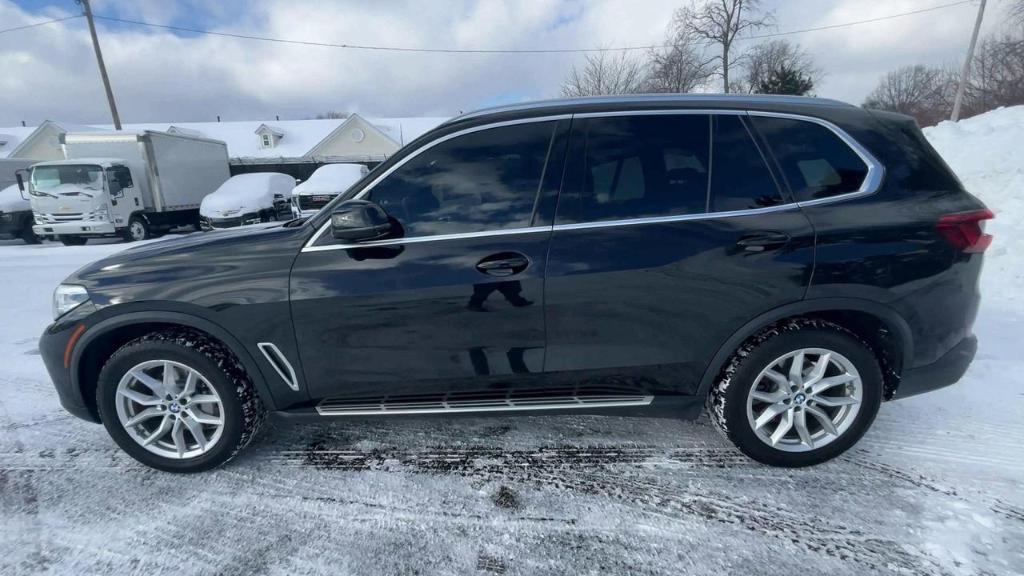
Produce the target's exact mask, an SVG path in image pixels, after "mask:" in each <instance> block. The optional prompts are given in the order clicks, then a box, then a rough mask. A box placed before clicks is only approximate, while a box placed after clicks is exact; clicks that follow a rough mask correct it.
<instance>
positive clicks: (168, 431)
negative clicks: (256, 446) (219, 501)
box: [96, 330, 266, 472]
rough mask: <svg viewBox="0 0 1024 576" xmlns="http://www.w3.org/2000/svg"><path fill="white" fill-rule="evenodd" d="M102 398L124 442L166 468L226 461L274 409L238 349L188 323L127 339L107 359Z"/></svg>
mask: <svg viewBox="0 0 1024 576" xmlns="http://www.w3.org/2000/svg"><path fill="white" fill-rule="evenodd" d="M96 398H97V404H98V407H99V414H100V420H102V422H103V425H104V427H106V429H107V432H108V433H109V434H110V436H111V437H112V438H113V439H114V441H115V442H117V444H118V446H120V447H121V449H122V450H124V451H125V452H127V453H128V454H129V455H130V456H131V457H132V458H135V459H136V460H138V461H139V462H141V463H143V464H145V465H146V466H149V467H151V468H156V469H158V470H163V471H166V472H201V471H204V470H209V469H211V468H214V467H217V466H220V465H221V464H224V463H225V462H227V461H228V460H230V459H231V458H233V457H234V456H235V454H237V453H238V452H239V451H240V450H242V448H244V447H245V446H246V445H248V444H249V442H250V441H251V440H252V438H253V437H254V436H255V435H256V433H257V431H258V430H259V427H260V425H261V424H262V422H263V419H264V417H265V413H266V412H265V410H264V408H263V404H262V403H261V401H260V398H259V395H258V394H257V393H256V391H255V389H254V388H253V385H252V383H251V382H250V380H249V378H248V376H247V375H246V374H245V371H244V370H243V369H242V367H241V366H240V365H239V364H238V362H237V360H235V358H234V356H233V355H232V354H231V353H230V352H228V351H227V350H226V349H225V348H224V347H223V346H222V345H220V344H219V343H217V342H215V341H213V340H210V339H208V338H206V337H205V336H202V335H200V334H197V333H194V332H190V331H186V330H171V331H165V332H154V333H152V334H148V335H146V336H143V337H141V338H138V339H136V340H133V341H131V342H129V343H127V344H125V345H124V346H122V347H121V348H120V349H119V350H118V351H117V352H115V353H114V355H113V356H111V357H110V359H109V360H107V362H106V364H105V365H104V366H103V369H102V370H101V372H100V377H99V383H98V386H97V390H96Z"/></svg>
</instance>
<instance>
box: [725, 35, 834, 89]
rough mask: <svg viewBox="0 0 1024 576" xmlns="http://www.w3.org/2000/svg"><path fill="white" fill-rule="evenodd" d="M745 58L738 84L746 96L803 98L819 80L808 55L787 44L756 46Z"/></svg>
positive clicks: (781, 41) (773, 41)
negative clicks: (741, 76) (799, 96)
mask: <svg viewBox="0 0 1024 576" xmlns="http://www.w3.org/2000/svg"><path fill="white" fill-rule="evenodd" d="M747 56H748V57H747V60H746V62H745V63H744V67H743V68H744V73H743V79H742V80H741V81H740V82H739V83H737V86H738V87H740V88H741V89H742V90H743V91H745V92H750V93H753V92H757V93H760V94H797V95H802V94H806V93H808V92H810V91H811V89H812V88H814V85H815V84H816V83H817V82H818V81H819V80H820V76H821V72H820V71H819V70H818V69H817V68H816V67H815V66H814V60H813V59H812V58H811V56H810V54H808V53H807V52H805V51H804V50H803V49H801V48H800V46H799V45H797V44H792V43H790V42H788V41H786V40H772V41H769V42H763V43H761V44H758V45H757V46H754V47H753V48H752V49H751V50H750V52H749V53H748V55H747Z"/></svg>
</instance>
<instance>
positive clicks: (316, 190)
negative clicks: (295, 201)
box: [295, 164, 367, 196]
mask: <svg viewBox="0 0 1024 576" xmlns="http://www.w3.org/2000/svg"><path fill="white" fill-rule="evenodd" d="M366 172H367V169H366V166H363V165H362V164H327V165H324V166H321V167H319V168H317V169H316V172H313V174H312V175H311V176H310V177H309V180H306V181H305V182H303V183H302V184H299V185H298V186H296V187H295V195H296V196H308V195H310V194H340V193H342V192H344V191H345V190H348V189H349V187H350V186H352V185H353V184H355V183H356V182H358V181H359V180H360V179H361V178H362V177H363V176H365V175H366Z"/></svg>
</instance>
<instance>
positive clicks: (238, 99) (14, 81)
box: [0, 0, 998, 126]
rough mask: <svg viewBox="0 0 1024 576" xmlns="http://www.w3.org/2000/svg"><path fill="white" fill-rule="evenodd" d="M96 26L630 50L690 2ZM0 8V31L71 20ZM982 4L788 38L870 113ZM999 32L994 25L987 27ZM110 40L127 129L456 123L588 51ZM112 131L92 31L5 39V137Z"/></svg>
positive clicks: (261, 15) (364, 11) (863, 6)
mask: <svg viewBox="0 0 1024 576" xmlns="http://www.w3.org/2000/svg"><path fill="white" fill-rule="evenodd" d="M94 4H95V12H96V13H97V14H111V15H116V16H119V17H123V18H130V19H140V20H147V21H153V22H157V23H169V24H172V25H178V26H188V27H200V28H212V29H215V30H220V31H226V32H235V33H250V34H259V35H266V36H273V37H281V38H292V39H301V40H309V41H323V42H332V43H348V44H374V45H393V46H409V47H444V48H447V47H453V48H481V47H486V48H535V47H561V48H571V47H581V46H621V45H638V44H641V45H642V44H652V43H658V42H660V41H661V40H662V39H663V37H664V30H665V27H666V25H667V24H668V22H669V20H670V18H671V15H672V12H673V10H674V9H675V8H676V7H678V6H679V5H680V4H681V1H680V0H645V1H644V2H635V1H628V0H591V1H585V0H531V1H528V2H524V1H516V0H486V1H480V2H471V1H469V0H453V1H451V2H444V3H441V2H422V1H411V0H396V1H390V2H374V3H368V2H362V1H354V0H353V1H340V2H323V1H314V0H256V1H254V2H247V3H205V2H198V1H195V2H193V1H191V0H190V1H187V2H182V3H168V2H162V1H156V0H145V1H140V2H115V1H114V0H94ZM823 4H825V3H823V2H821V1H819V0H786V1H784V2H783V1H776V2H774V3H770V4H768V7H773V6H774V7H775V8H776V17H777V18H776V20H777V22H778V28H779V29H780V30H787V29H794V28H805V27H809V26H819V25H826V24H831V23H838V22H845V21H850V20H861V19H866V18H872V17H877V16H885V15H888V14H892V13H895V12H902V11H906V10H914V9H918V8H921V7H926V6H929V5H933V4H927V3H923V2H921V1H920V0H914V1H911V0H894V1H891V2H884V3H881V2H878V3H868V2H863V1H861V0H837V1H835V2H832V3H829V4H828V5H827V6H828V8H825V9H823V8H822V6H823ZM66 5H67V3H64V2H62V3H60V4H59V5H55V6H51V7H46V8H44V9H38V8H37V9H33V11H32V12H31V13H29V12H28V11H27V10H25V9H22V8H20V7H18V6H17V5H15V4H12V3H11V2H10V1H9V0H0V22H3V23H4V25H3V26H0V27H10V26H18V25H21V24H26V23H31V22H35V21H39V20H42V19H46V18H54V17H60V16H66V15H72V14H73V13H74V12H73V11H72V9H68V8H61V7H64V6H66ZM973 9H974V7H973V6H972V5H967V6H962V7H957V8H950V9H947V10H941V11H936V12H932V13H928V14H923V15H918V16H909V17H906V18H900V19H894V20H888V21H885V22H882V23H876V24H870V25H865V26H858V27H853V28H846V29H839V30H833V31H829V32H827V33H820V32H819V33H810V34H803V35H799V36H792V37H790V39H791V40H794V41H798V42H801V43H802V44H803V45H804V46H805V47H806V48H807V49H808V50H809V51H810V52H811V54H812V56H814V57H815V58H816V59H817V61H818V64H819V66H820V67H821V68H822V69H824V70H825V71H826V79H825V81H824V83H823V84H822V85H821V86H820V87H819V89H818V90H817V92H818V93H819V95H822V96H829V97H837V98H840V99H845V100H850V101H853V102H859V101H860V100H861V99H862V98H863V96H864V95H865V94H866V93H867V92H868V91H870V89H871V88H872V87H873V85H874V83H875V82H876V81H877V79H878V77H879V76H880V75H881V74H883V73H884V72H886V71H888V70H890V69H892V68H894V67H896V66H898V65H902V64H912V63H917V62H924V63H933V64H934V63H940V62H942V61H944V60H947V59H950V58H957V57H958V56H959V55H960V53H961V52H962V50H963V49H964V46H965V45H966V42H967V39H968V35H969V33H970V29H969V28H970V23H971V21H972V18H973ZM996 20H998V19H997V18H996V17H994V16H990V18H989V21H990V25H991V22H992V21H996ZM99 30H100V39H101V44H102V48H103V53H104V56H105V57H106V61H107V67H108V69H109V71H110V76H111V79H112V83H113V87H114V93H115V96H116V98H117V102H118V107H119V109H120V112H121V116H122V119H123V120H124V121H125V122H147V121H178V122H181V121H190V120H213V119H215V118H216V116H218V115H220V116H221V117H222V118H223V119H224V120H235V119H261V118H272V117H273V116H274V115H276V114H279V115H280V116H281V117H282V118H305V117H310V116H313V115H315V114H316V113H318V112H323V111H326V110H342V111H359V112H361V113H365V114H369V115H391V116H405V115H451V114H457V113H458V112H459V111H463V110H471V109H473V108H477V107H480V106H483V105H488V104H493V103H500V102H507V101H511V100H523V99H537V98H545V97H554V96H557V95H558V92H559V87H560V84H561V82H562V80H563V78H564V77H565V74H566V72H567V71H568V69H569V68H570V67H571V66H572V64H573V63H579V62H581V61H582V59H583V56H582V55H580V54H543V55H495V54H410V53H393V52H377V51H361V50H343V49H336V48H321V47H313V46H297V45H288V44H279V43H269V42H255V41H249V40H242V39H234V38H224V37H215V36H202V35H195V34H188V33H183V34H179V33H172V32H169V31H163V30H158V29H151V28H140V27H135V26H128V25H123V24H114V23H109V22H105V21H100V22H99ZM47 118H50V119H60V120H65V121H69V122H79V123H88V122H109V113H108V111H107V107H106V101H105V98H104V94H103V88H102V85H101V84H100V81H99V74H98V72H97V69H96V62H95V59H94V57H93V53H92V47H91V45H90V41H89V35H88V31H87V29H86V26H85V22H84V20H82V19H76V20H71V21H68V22H64V23H60V24H51V25H47V26H41V27H37V28H33V29H30V30H23V31H18V32H12V33H7V34H2V35H0V126H3V125H13V124H16V123H19V122H20V121H21V120H25V121H27V122H28V123H30V124H36V123H38V122H40V121H42V120H44V119H47Z"/></svg>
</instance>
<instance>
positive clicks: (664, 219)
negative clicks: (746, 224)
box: [554, 202, 800, 231]
mask: <svg viewBox="0 0 1024 576" xmlns="http://www.w3.org/2000/svg"><path fill="white" fill-rule="evenodd" d="M799 208H800V206H799V205H798V204H797V203H796V202H790V203H789V204H779V205H778V206H766V207H764V208H748V209H746V210H730V211H728V212H702V213H700V214H679V215H676V216H648V217H644V218H627V219H624V220H602V221H597V222H576V223H571V224H555V226H554V230H555V231H559V230H585V229H588V228H612V227H616V226H635V225H638V224H665V223H671V222H687V221H690V220H718V219H720V218H736V217H738V216H755V215H757V214H768V213H771V212H785V211H787V210H796V209H799Z"/></svg>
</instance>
